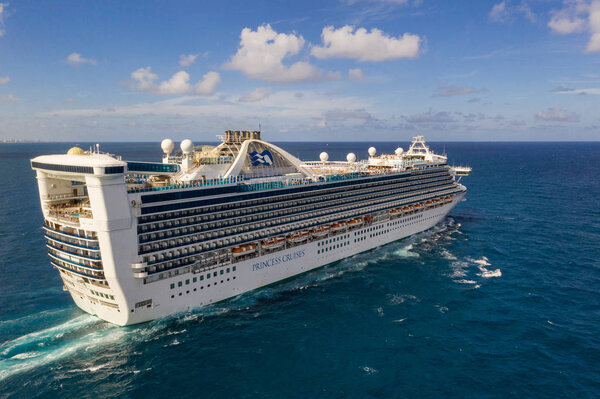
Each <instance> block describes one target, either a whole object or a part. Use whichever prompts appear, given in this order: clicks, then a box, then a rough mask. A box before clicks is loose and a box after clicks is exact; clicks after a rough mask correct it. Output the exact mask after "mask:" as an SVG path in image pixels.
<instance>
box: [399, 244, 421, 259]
mask: <svg viewBox="0 0 600 399" xmlns="http://www.w3.org/2000/svg"><path fill="white" fill-rule="evenodd" d="M411 249H413V245H412V244H408V245H407V246H405V247H402V248H400V249H397V250H395V251H394V255H396V256H399V257H401V258H418V257H420V255H419V254H418V253H416V252H411V251H410V250H411Z"/></svg>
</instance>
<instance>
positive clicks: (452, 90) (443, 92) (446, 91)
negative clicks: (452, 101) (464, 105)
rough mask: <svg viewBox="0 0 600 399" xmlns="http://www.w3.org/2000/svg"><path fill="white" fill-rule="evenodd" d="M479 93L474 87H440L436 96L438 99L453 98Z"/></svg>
mask: <svg viewBox="0 0 600 399" xmlns="http://www.w3.org/2000/svg"><path fill="white" fill-rule="evenodd" d="M476 91H477V89H476V88H474V87H460V86H455V85H450V86H446V85H439V86H438V89H437V93H436V96H437V97H451V96H460V95H463V94H470V93H475V92H476Z"/></svg>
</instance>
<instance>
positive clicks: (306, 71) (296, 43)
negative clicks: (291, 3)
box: [223, 25, 322, 83]
mask: <svg viewBox="0 0 600 399" xmlns="http://www.w3.org/2000/svg"><path fill="white" fill-rule="evenodd" d="M304 43H305V42H304V38H303V37H302V36H300V35H298V36H297V35H295V34H293V33H290V34H285V33H277V32H276V31H274V30H273V29H272V28H271V25H262V26H259V27H258V29H256V31H253V30H252V29H250V28H244V29H243V30H242V33H241V35H240V47H239V48H238V51H237V52H236V53H235V54H234V55H233V56H232V57H231V59H230V60H229V62H227V63H226V64H225V65H223V67H224V68H227V69H234V70H238V71H241V72H243V73H244V74H246V76H248V77H250V78H253V79H261V80H265V81H268V82H277V83H291V82H303V81H311V80H312V81H315V80H320V79H321V78H322V71H321V70H319V69H318V68H316V67H315V66H313V65H311V64H309V63H308V62H304V61H298V62H295V63H293V64H291V65H289V66H286V65H284V64H283V60H284V58H288V57H291V56H294V55H297V54H298V53H299V52H300V50H302V48H303V47H304Z"/></svg>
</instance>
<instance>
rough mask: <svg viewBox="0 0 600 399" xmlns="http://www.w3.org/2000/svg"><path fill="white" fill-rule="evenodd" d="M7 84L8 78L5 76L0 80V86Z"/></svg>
mask: <svg viewBox="0 0 600 399" xmlns="http://www.w3.org/2000/svg"><path fill="white" fill-rule="evenodd" d="M8 82H10V78H9V77H8V76H5V77H3V78H0V85H5V84H7V83H8Z"/></svg>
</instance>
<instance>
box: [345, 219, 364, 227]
mask: <svg viewBox="0 0 600 399" xmlns="http://www.w3.org/2000/svg"><path fill="white" fill-rule="evenodd" d="M348 224H349V225H350V227H356V226H360V225H361V224H363V220H362V218H355V219H352V220H350V221H349V222H348Z"/></svg>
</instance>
